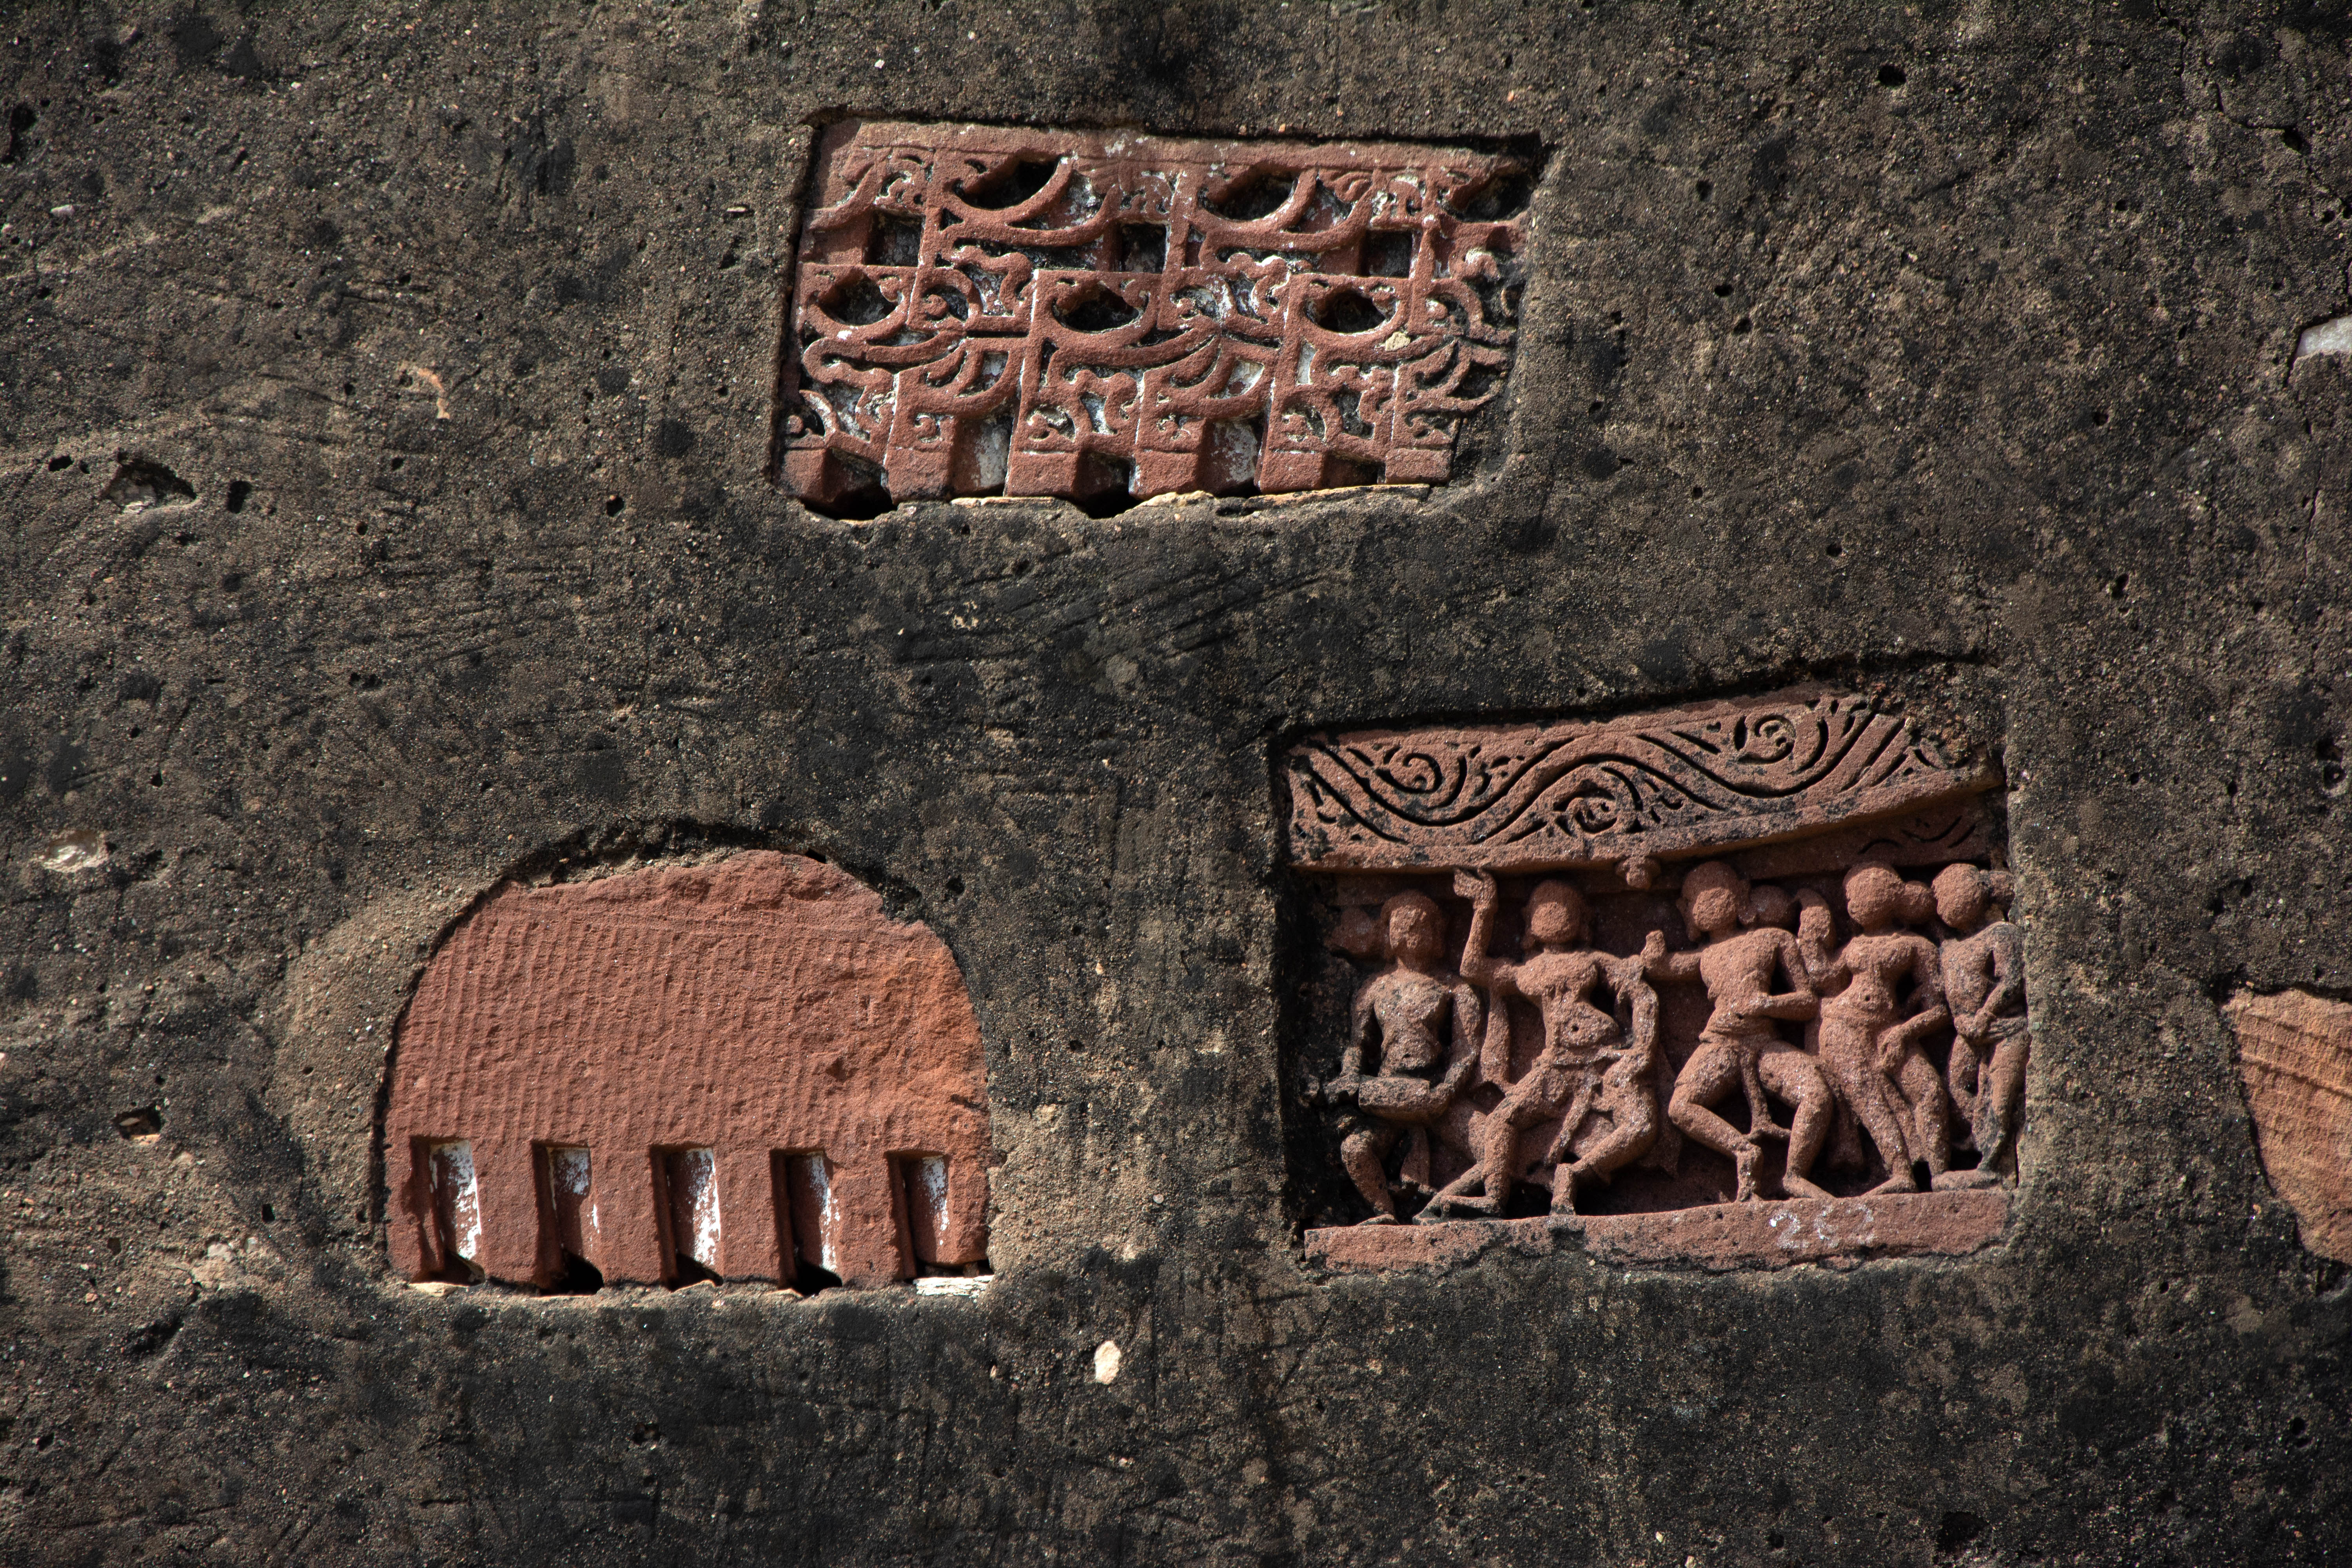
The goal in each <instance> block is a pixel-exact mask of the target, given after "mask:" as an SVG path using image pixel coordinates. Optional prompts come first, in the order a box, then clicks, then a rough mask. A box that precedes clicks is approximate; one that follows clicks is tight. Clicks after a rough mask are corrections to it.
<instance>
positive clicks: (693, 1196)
mask: <svg viewBox="0 0 2352 1568" xmlns="http://www.w3.org/2000/svg"><path fill="white" fill-rule="evenodd" d="M391 1075H392V1081H391V1085H390V1089H389V1092H388V1094H387V1096H386V1102H385V1114H384V1121H383V1147H382V1152H383V1166H382V1169H383V1173H384V1179H385V1183H386V1185H387V1187H388V1189H389V1191H388V1193H387V1201H386V1204H385V1209H384V1212H385V1215H386V1217H387V1220H388V1222H389V1242H390V1247H391V1253H392V1261H393V1265H394V1268H397V1269H399V1270H400V1271H401V1272H403V1273H404V1274H406V1275H407V1276H408V1277H409V1278H411V1279H453V1280H462V1279H494V1280H499V1281H504V1282H507V1283H510V1284H516V1285H538V1286H540V1287H541V1288H545V1289H581V1288H583V1284H584V1287H593V1285H594V1284H596V1283H599V1282H602V1283H639V1284H656V1283H667V1284H672V1285H677V1284H683V1283H688V1282H691V1281H693V1280H695V1279H703V1278H708V1277H717V1278H719V1279H729V1280H732V1279H772V1280H777V1281H780V1282H783V1283H793V1282H795V1281H797V1282H799V1283H801V1284H803V1286H805V1285H807V1284H808V1283H809V1282H810V1281H811V1279H813V1278H814V1279H815V1280H817V1281H818V1282H824V1281H826V1280H827V1279H839V1280H841V1281H843V1282H845V1283H848V1284H852V1285H879V1284H886V1283H888V1282H890V1281H892V1280H895V1279H908V1278H910V1277H913V1276H915V1275H917V1274H919V1273H965V1272H972V1271H977V1268H979V1267H980V1266H982V1265H984V1261H985V1255H986V1251H987V1211H988V1178H987V1163H988V1152H989V1142H988V1109H987V1081H986V1079H987V1075H986V1070H985V1064H984V1061H983V1058H982V1049H981V1043H980V1031H979V1026H978V1024H977V1022H976V1021H975V1019H974V1017H973V1015H972V1010H971V1000H970V998H969V997H968V995H967V994H966V993H965V990H964V984H963V977H962V974H961V972H960V971H959V970H958V968H957V966H956V963H955V959H954V957H953V956H952V955H951V954H950V952H948V949H947V946H946V944H945V943H943V942H940V939H939V938H938V937H937V936H936V935H934V934H933V933H932V932H931V931H930V929H929V927H927V926H925V925H923V924H921V923H920V922H919V921H894V920H892V919H891V918H890V917H889V916H888V914H887V912H886V911H885V910H884V909H883V906H882V900H881V899H880V898H879V897H878V896H877V894H876V893H875V892H874V890H873V889H869V888H867V887H866V886H865V885H864V884H862V883H860V882H858V881H857V880H856V879H854V878H852V877H850V876H848V875H846V874H845V873H844V872H842V871H840V870H838V869H836V868H834V867H831V866H828V865H825V864H824V863H822V862H820V861H815V860H810V859H806V858H802V857H799V856H793V855H782V854H777V853H774V852H772V851H766V850H760V851H747V852H744V853H740V854H737V855H734V856H731V857H729V858H725V859H721V860H718V861H713V862H709V863H705V864H699V865H692V866H670V867H657V868H648V869H641V870H633V871H627V872H622V873H617V874H614V875H610V876H605V877H601V878H597V879H593V880H587V881H578V882H562V883H556V884H553V885H549V886H529V885H525V884H522V883H509V885H507V886H506V887H503V888H501V889H499V890H498V891H496V892H495V893H493V894H492V895H491V896H490V897H488V899H486V900H483V901H482V902H481V904H480V905H479V906H478V907H477V908H476V910H474V911H473V913H472V914H470V915H469V916H468V917H467V919H466V920H465V921H463V922H462V923H461V924H459V925H458V927H457V929H456V930H455V931H453V932H452V933H451V934H450V936H449V938H448V940H447V941H446V942H444V943H443V944H442V946H441V948H440V950H439V951H438V952H436V953H435V954H434V956H433V958H432V960H431V962H430V963H428V964H427V965H426V966H425V973H424V975H423V976H422V978H421V979H420V981H419V982H418V984H417V987H416V993H415V998H414V999H413V1000H412V1001H411V1003H410V1004H409V1006H408V1008H407V1011H406V1013H405V1014H404V1016H403V1017H402V1019H401V1023H400V1026H399V1029H398V1032H397V1034H396V1036H395V1039H394V1049H393V1054H392V1066H391Z"/></svg>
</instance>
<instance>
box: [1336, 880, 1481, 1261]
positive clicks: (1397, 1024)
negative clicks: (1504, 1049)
mask: <svg viewBox="0 0 2352 1568" xmlns="http://www.w3.org/2000/svg"><path fill="white" fill-rule="evenodd" d="M1341 940H1343V941H1346V942H1349V944H1350V945H1351V946H1353V947H1355V948H1357V950H1358V951H1360V952H1361V951H1363V950H1364V947H1365V933H1364V932H1363V931H1361V929H1360V928H1351V929H1350V930H1349V931H1346V932H1345V933H1344V934H1343V936H1342V939H1341ZM1379 940H1380V952H1381V953H1382V954H1384V955H1385V956H1386V957H1387V958H1388V960H1389V966H1388V967H1387V968H1386V969H1383V970H1381V972H1380V973H1378V974H1376V975H1374V976H1373V977H1372V978H1371V979H1370V980H1368V981H1366V982H1365V983H1364V985H1363V988H1362V989H1361V990H1360V991H1358V992H1357V993H1356V1005H1355V1016H1354V1019H1353V1021H1352V1022H1351V1023H1350V1025H1349V1031H1348V1048H1347V1049H1346V1050H1345V1051H1344V1052H1342V1053H1341V1055H1340V1058H1339V1077H1337V1078H1335V1079H1332V1080H1331V1082H1330V1083H1328V1084H1327V1085H1325V1086H1324V1089H1323V1096H1322V1098H1323V1100H1324V1102H1325V1103H1326V1104H1328V1105H1333V1106H1337V1107H1339V1108H1340V1110H1339V1159H1340V1163H1343V1164H1344V1165H1346V1166H1347V1168H1348V1174H1349V1177H1350V1178H1352V1179H1353V1180H1354V1182H1355V1184H1356V1190H1357V1191H1358V1192H1360V1193H1361V1194H1363V1195H1364V1201H1365V1202H1366V1203H1369V1204H1370V1205H1372V1217H1371V1223H1373V1224H1376V1225H1393V1224H1395V1223H1396V1217H1397V1213H1396V1200H1395V1198H1394V1196H1393V1195H1392V1194H1391V1192H1390V1189H1389V1180H1388V1175H1387V1173H1386V1172H1385V1170H1384V1169H1383V1168H1382V1164H1381V1162H1382V1161H1384V1160H1385V1159H1387V1157H1388V1155H1389V1152H1390V1151H1391V1150H1393V1149H1394V1148H1396V1146H1397V1145H1398V1144H1399V1143H1400V1142H1403V1143H1405V1144H1406V1149H1405V1154H1404V1160H1403V1168H1402V1173H1401V1175H1402V1181H1403V1183H1404V1184H1405V1185H1406V1186H1407V1187H1408V1188H1410V1189H1412V1191H1415V1192H1418V1193H1423V1194H1426V1193H1427V1192H1428V1191H1429V1190H1430V1179H1429V1170H1430V1161H1431V1154H1432V1152H1431V1149H1430V1146H1429V1145H1430V1137H1431V1124H1432V1123H1433V1122H1435V1121H1438V1119H1439V1118H1441V1117H1443V1116H1444V1114H1445V1113H1446V1112H1447V1111H1448V1110H1451V1109H1453V1106H1454V1096H1455V1095H1456V1094H1457V1093H1459V1092H1460V1090H1461V1088H1462V1085H1463V1084H1464V1083H1465V1081H1467V1080H1468V1079H1469V1077H1470V1075H1471V1073H1472V1072H1474V1071H1475V1070H1476V1068H1477V1066H1478V1049H1479V1039H1480V1026H1481V1021H1482V1020H1483V1018H1484V1016H1485V1009H1484V1007H1483V1006H1482V1005H1480V1003H1479V1000H1478V994H1477V992H1475V991H1474V990H1472V989H1471V988H1470V987H1469V986H1468V985H1466V984H1463V982H1462V978H1461V976H1459V975H1457V974H1455V973H1453V972H1452V971H1450V970H1447V969H1444V968H1443V967H1442V966H1441V965H1440V963H1439V959H1440V955H1441V953H1442V952H1443V950H1444V942H1445V918H1444V916H1443V915H1441V914H1439V913H1438V912H1437V906H1436V905H1435V904H1433V903H1432V902H1431V901H1430V900H1427V899H1424V898H1423V897H1421V896H1420V895H1419V894H1416V893H1407V894H1405V895H1404V896H1403V897H1402V898H1396V899H1391V900H1389V901H1388V903H1387V904H1386V905H1385V906H1383V907H1382V909H1381V922H1380V927H1379ZM1367 955H1369V954H1367ZM1368 1058H1369V1059H1370V1062H1371V1069H1372V1070H1371V1071H1370V1073H1367V1072H1366V1070H1365V1068H1366V1065H1367V1061H1368Z"/></svg>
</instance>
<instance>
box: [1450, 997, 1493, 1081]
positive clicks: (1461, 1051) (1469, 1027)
mask: <svg viewBox="0 0 2352 1568" xmlns="http://www.w3.org/2000/svg"><path fill="white" fill-rule="evenodd" d="M1453 993H1454V1054H1453V1055H1452V1056H1451V1057H1448V1058H1446V1062H1445V1089H1446V1092H1447V1093H1448V1094H1458V1093H1460V1092H1461V1091H1462V1089H1465V1087H1467V1086H1468V1085H1469V1083H1470V1080H1471V1079H1472V1077H1473V1076H1474V1075H1475V1073H1476V1072H1477V1070H1478V1061H1479V1053H1480V1051H1481V1049H1482V1048H1483V1047H1485V1045H1486V1003H1485V1001H1484V1000H1483V999H1482V998H1481V997H1480V996H1479V994H1478V988H1477V987H1476V986H1475V985H1456V986H1454V988H1453Z"/></svg>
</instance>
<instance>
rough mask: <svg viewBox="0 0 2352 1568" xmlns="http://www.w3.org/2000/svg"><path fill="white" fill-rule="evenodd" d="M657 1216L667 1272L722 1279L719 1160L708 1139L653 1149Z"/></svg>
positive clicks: (687, 1280) (683, 1278)
mask: <svg viewBox="0 0 2352 1568" xmlns="http://www.w3.org/2000/svg"><path fill="white" fill-rule="evenodd" d="M654 1215H655V1222H656V1225H657V1226H658V1227H659V1229H660V1232H661V1245H662V1270H663V1277H664V1278H665V1279H667V1280H668V1281H669V1282H670V1283H672V1284H693V1283H695V1282H696V1281H698V1280H702V1279H718V1278H719V1162H718V1157H717V1155H716V1154H715V1153H714V1152H713V1151H712V1150H711V1149H710V1147H709V1145H707V1144H681V1145H673V1146H670V1147H666V1148H659V1149H656V1150H655V1151H654Z"/></svg>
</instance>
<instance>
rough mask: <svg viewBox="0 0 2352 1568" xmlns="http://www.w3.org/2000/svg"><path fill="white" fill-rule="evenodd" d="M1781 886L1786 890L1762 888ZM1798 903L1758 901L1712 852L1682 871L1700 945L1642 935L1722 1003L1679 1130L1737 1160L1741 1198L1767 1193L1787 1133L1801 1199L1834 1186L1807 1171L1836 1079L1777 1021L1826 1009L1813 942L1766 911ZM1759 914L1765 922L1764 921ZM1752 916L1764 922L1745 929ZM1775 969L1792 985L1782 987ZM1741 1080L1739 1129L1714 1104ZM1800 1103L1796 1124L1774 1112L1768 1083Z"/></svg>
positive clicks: (1658, 973) (1670, 974) (1686, 912)
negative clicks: (1677, 946) (1771, 1146)
mask: <svg viewBox="0 0 2352 1568" xmlns="http://www.w3.org/2000/svg"><path fill="white" fill-rule="evenodd" d="M1763 890H1764V891H1765V892H1769V893H1775V894H1778V893H1779V889H1763ZM1786 902H1787V895H1785V894H1780V897H1779V899H1778V900H1777V902H1775V901H1774V900H1764V899H1759V897H1758V896H1757V890H1756V889H1751V888H1749V886H1748V883H1747V881H1746V880H1745V879H1742V878H1741V877H1740V875H1739V873H1738V872H1737V871H1735V870H1733V869H1732V868H1730V867H1728V866H1727V865H1725V864H1724V863H1723V862H1722V861H1720V860H1710V861H1708V862H1707V863H1706V864H1705V865H1703V866H1700V867H1698V868H1696V869H1694V870H1693V871H1692V872H1691V873H1690V875H1688V876H1687V877H1685V878H1684V879H1683V893H1682V911H1683V920H1684V921H1685V924H1686V925H1687V926H1688V927H1689V929H1690V933H1691V935H1692V936H1693V937H1694V938H1696V939H1698V940H1700V941H1703V942H1705V943H1706V946H1705V947H1704V948H1703V949H1702V950H1700V951H1699V952H1682V953H1668V952H1666V938H1665V933H1664V931H1652V932H1651V933H1650V935H1649V939H1648V941H1647V942H1644V943H1643V948H1642V964H1643V968H1644V969H1645V970H1647V971H1648V972H1649V973H1651V974H1652V975H1654V976H1655V977H1656V978H1658V979H1661V980H1679V981H1691V980H1697V981H1700V982H1702V983H1703V984H1705V985H1706V994H1707V999H1708V1001H1709V1002H1710V1003H1711V1004H1712V1005H1713V1009H1714V1010H1713V1011H1712V1012H1711V1013H1710V1014H1709V1015H1708V1016H1707V1020H1706V1028H1704V1029H1703V1030H1701V1031H1700V1032H1699V1037H1698V1045H1697V1048H1696V1049H1695V1050H1694V1051H1692V1052H1691V1055H1690V1058H1689V1059H1688V1060H1687V1061H1685V1063H1684V1064H1683V1069H1682V1071H1681V1073H1680V1074H1678V1075H1677V1076H1676V1078H1675V1091H1674V1100H1673V1102H1672V1103H1671V1104H1670V1105H1669V1106H1668V1107H1667V1108H1666V1110H1667V1114H1668V1115H1669V1116H1671V1117H1673V1118H1674V1122H1675V1126H1676V1127H1679V1128H1680V1129H1682V1130H1683V1131H1685V1132H1686V1133H1688V1134H1689V1135H1690V1136H1691V1137H1693V1138H1695V1139H1696V1140H1697V1141H1698V1142H1700V1143H1702V1144H1704V1145H1705V1146H1706V1147H1707V1148H1709V1149H1712V1150H1714V1151H1715V1152H1717V1153H1718V1154H1722V1155H1725V1156H1727V1158H1729V1159H1730V1160H1731V1161H1732V1163H1733V1169H1734V1170H1735V1171H1736V1172H1737V1173H1738V1191H1737V1193H1736V1194H1734V1195H1735V1196H1737V1197H1738V1199H1740V1200H1741V1201H1743V1202H1745V1201H1747V1200H1749V1199H1752V1198H1754V1197H1756V1196H1757V1195H1758V1194H1757V1190H1756V1173H1757V1169H1758V1167H1759V1164H1760V1163H1762V1160H1763V1157H1764V1141H1765V1140H1767V1139H1781V1140H1785V1141H1786V1142H1788V1145H1789V1155H1788V1161H1787V1165H1786V1169H1785V1171H1784V1172H1783V1173H1782V1176H1781V1184H1782V1185H1783V1186H1785V1187H1786V1188H1788V1190H1789V1195H1790V1196H1791V1197H1811V1198H1825V1197H1827V1196H1829V1195H1830V1194H1828V1193H1826V1192H1824V1191H1822V1189H1821V1188H1820V1187H1818V1186H1816V1185H1814V1184H1813V1183H1812V1181H1811V1179H1810V1178H1809V1176H1808V1175H1807V1173H1808V1172H1810V1171H1811V1169H1812V1167H1813V1156H1814V1155H1815V1154H1817V1153H1818V1152H1820V1151H1821V1147H1822V1139H1824V1138H1825V1137H1827V1136H1828V1135H1829V1123H1830V1118H1831V1116H1832V1113H1833V1108H1832V1102H1831V1098H1830V1085H1829V1080H1828V1079H1826V1078H1824V1077H1823V1076H1822V1068H1821V1064H1820V1063H1819V1062H1818V1061H1817V1060H1816V1059H1815V1058H1814V1057H1813V1056H1812V1055H1811V1053H1810V1052H1807V1051H1804V1050H1801V1049H1800V1048H1798V1047H1796V1046H1794V1045H1792V1044H1790V1042H1789V1041H1788V1040H1786V1039H1783V1038H1782V1037H1780V1034H1779V1033H1778V1032H1777V1031H1776V1029H1775V1028H1774V1025H1775V1024H1776V1023H1777V1022H1780V1021H1800V1022H1801V1021H1804V1020H1807V1019H1811V1018H1813V1017H1816V1016H1819V1015H1820V1013H1821V999H1820V998H1819V997H1818V996H1816V995H1815V994H1813V990H1812V986H1811V977H1810V974H1809V972H1808V970H1807V968H1806V965H1805V961H1804V955H1803V952H1802V951H1801V949H1800V948H1799V947H1798V945H1797V941H1796V939H1795V938H1794V937H1792V936H1790V934H1789V933H1788V932H1787V931H1783V930H1780V929H1778V924H1779V922H1777V921H1771V920H1764V919H1762V918H1761V917H1762V915H1763V913H1764V912H1765V911H1767V910H1770V911H1772V912H1774V913H1778V912H1779V910H1780V908H1781V907H1784V906H1785V904H1786ZM1759 922H1760V923H1759ZM1743 925H1757V926H1758V928H1759V929H1757V930H1754V931H1742V930H1741V929H1740V928H1741V927H1742V926H1743ZM1776 972H1777V973H1779V974H1780V975H1782V976H1785V977H1786V978H1787V979H1788V981H1789V984H1790V989H1789V990H1787V991H1782V992H1775V991H1774V990H1773V989H1772V980H1773V977H1774V974H1775V973H1776ZM1734 1084H1738V1086H1739V1087H1740V1089H1742V1090H1743V1091H1744V1092H1745V1094H1746V1097H1747V1105H1748V1125H1747V1128H1746V1130H1745V1131H1743V1130H1741V1129H1739V1128H1737V1127H1734V1126H1733V1125H1732V1124H1731V1123H1730V1122H1728V1121H1725V1120H1724V1119H1723V1118H1722V1117H1720V1116H1717V1114H1716V1113H1715V1111H1714V1110H1713V1109H1712V1108H1713V1106H1714V1105H1715V1103H1716V1102H1717V1100H1721V1099H1722V1098H1723V1097H1724V1096H1725V1094H1726V1093H1727V1092H1728V1091H1729V1090H1730V1089H1731V1087H1732V1086H1733V1085H1734ZM1768 1091H1769V1093H1770V1094H1774V1095H1778V1096H1779V1097H1780V1099H1781V1100H1784V1101H1786V1102H1787V1103H1788V1104H1790V1105H1792V1106H1794V1107H1795V1108H1796V1117H1795V1120H1794V1122H1793V1124H1792V1125H1790V1126H1788V1127H1783V1126H1781V1125H1780V1123H1778V1122H1776V1121H1773V1120H1772V1111H1771V1106H1770V1103H1769V1100H1768V1099H1767V1098H1766V1097H1767V1092H1768Z"/></svg>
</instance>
